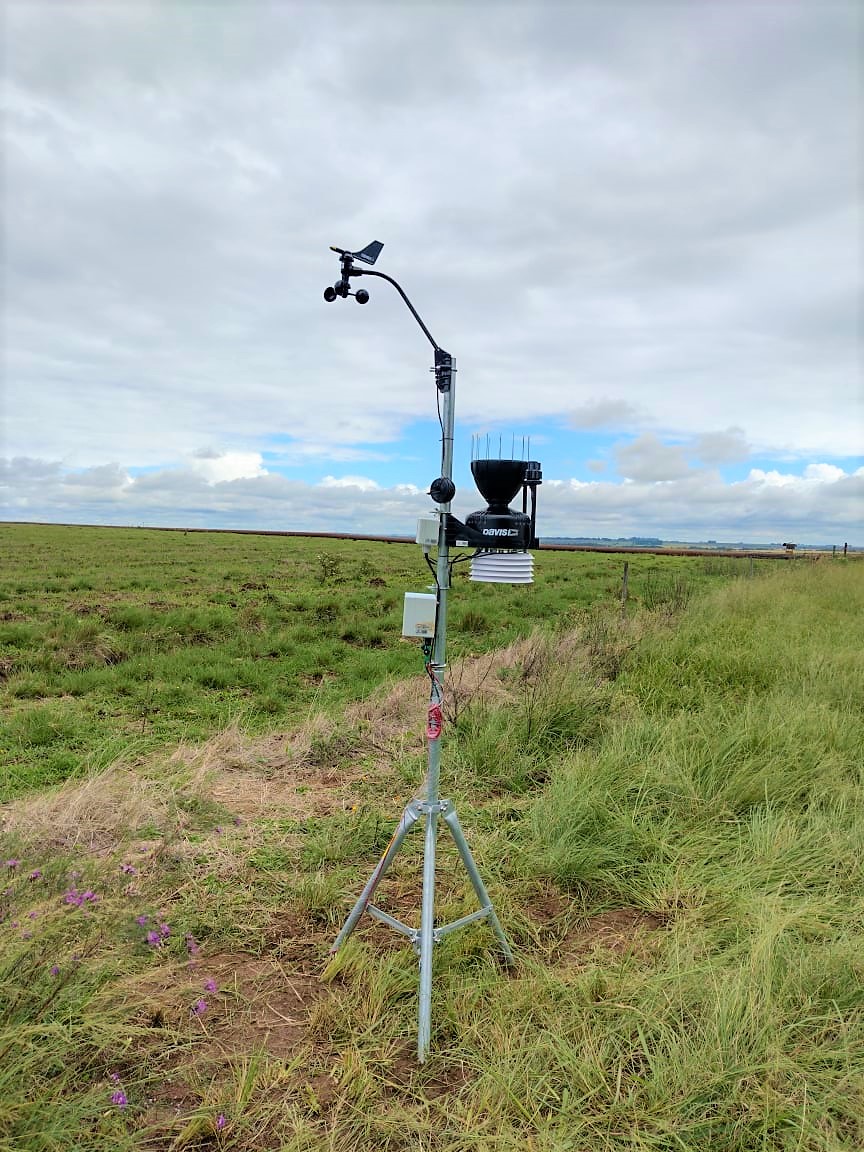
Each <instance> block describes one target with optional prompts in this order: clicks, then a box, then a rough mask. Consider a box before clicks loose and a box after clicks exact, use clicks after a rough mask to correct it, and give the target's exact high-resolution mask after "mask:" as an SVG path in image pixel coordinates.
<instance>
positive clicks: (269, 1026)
mask: <svg viewBox="0 0 864 1152" xmlns="http://www.w3.org/2000/svg"><path fill="white" fill-rule="evenodd" d="M207 971H208V974H209V976H210V978H211V979H213V980H215V982H216V984H217V986H218V987H219V989H220V995H221V996H222V997H223V998H227V999H228V1001H229V1003H228V1005H227V1008H226V1011H225V1013H224V1015H218V1014H214V1015H213V1016H212V1017H211V1018H210V1019H209V1020H208V1022H207V1031H208V1034H209V1035H210V1037H211V1039H212V1042H213V1045H214V1046H215V1048H216V1049H218V1051H219V1054H220V1055H221V1056H232V1055H236V1054H241V1053H247V1052H249V1051H251V1050H253V1049H263V1050H264V1051H265V1052H268V1053H269V1054H270V1055H271V1056H276V1057H278V1058H280V1059H290V1058H291V1057H292V1056H293V1055H294V1054H295V1053H296V1051H297V1048H298V1046H299V1045H301V1044H302V1043H303V1042H304V1041H305V1040H306V1034H307V1018H308V1015H309V1011H310V1010H311V1008H312V1006H313V1005H314V1004H315V1002H316V1001H317V1000H318V998H319V997H320V996H321V994H322V992H323V991H325V988H324V985H322V983H321V981H320V979H319V978H318V976H317V975H313V974H310V973H309V972H308V971H296V970H295V969H293V968H292V967H291V966H290V965H287V964H286V965H284V966H283V965H282V964H280V963H279V962H278V961H277V960H272V959H269V958H264V959H259V958H256V957H250V956H248V955H245V954H243V953H233V952H227V953H222V954H221V955H218V956H214V957H210V958H209V960H208V962H207ZM217 1012H218V1009H217Z"/></svg>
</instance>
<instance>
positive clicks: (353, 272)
mask: <svg viewBox="0 0 864 1152" xmlns="http://www.w3.org/2000/svg"><path fill="white" fill-rule="evenodd" d="M345 274H346V275H347V276H377V277H378V278H379V280H386V281H387V283H388V284H392V285H393V287H394V288H395V289H396V291H397V292H398V293H399V295H400V296H401V297H402V299H403V300H404V301H405V303H406V304H407V305H408V308H409V310H410V312H411V315H412V316H413V317H414V319H415V320H416V321H417V323H418V324H419V325H420V327H421V328H422V329H423V333H424V335H425V336H426V339H427V340H428V341H429V343H430V344H431V345H432V347H433V348H434V349H435V351H436V352H440V351H441V347H440V345H439V344H438V343H437V342H436V340H435V337H434V336H433V335H432V333H431V332H430V331H429V329H428V328H427V327H426V325H425V324H424V323H423V321H422V320H421V319H420V314H419V313H418V311H417V309H416V308H415V307H414V305H413V304H412V303H411V301H410V300H409V299H408V297H407V296H406V295H405V293H404V292H403V290H402V287H401V286H400V285H399V284H398V283H397V282H396V281H395V280H394V279H393V277H392V276H385V274H384V273H383V272H373V271H372V269H371V268H355V267H353V265H352V266H350V267H348V268H346V269H345Z"/></svg>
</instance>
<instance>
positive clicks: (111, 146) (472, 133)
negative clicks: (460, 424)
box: [0, 0, 864, 526]
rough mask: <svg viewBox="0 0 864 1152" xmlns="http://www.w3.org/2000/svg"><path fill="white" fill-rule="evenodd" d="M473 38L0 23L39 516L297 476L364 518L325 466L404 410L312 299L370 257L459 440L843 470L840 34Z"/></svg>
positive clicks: (269, 15)
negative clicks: (377, 253)
mask: <svg viewBox="0 0 864 1152" xmlns="http://www.w3.org/2000/svg"><path fill="white" fill-rule="evenodd" d="M488 7H489V6H488V5H482V4H481V5H468V4H462V5H445V6H443V7H442V6H430V5H419V4H405V5H394V4H381V3H376V2H374V0H369V2H368V3H364V4H362V5H353V6H352V5H346V4H327V3H320V4H306V5H303V6H302V19H301V20H298V17H297V5H292V4H270V5H262V6H260V7H259V8H257V9H256V14H255V19H254V20H251V19H249V15H248V11H247V10H246V8H245V7H243V6H239V5H203V6H202V5H196V4H176V5H169V4H158V3H157V4H150V3H144V2H136V3H128V4H115V5H110V6H108V5H94V4H87V3H80V4H74V5H73V4H66V5H58V4H56V3H53V2H50V0H30V2H29V3H27V4H23V3H22V4H12V5H7V10H6V13H5V28H4V32H5V38H6V44H7V52H6V65H7V69H6V71H7V76H6V79H7V81H8V109H7V112H6V119H5V124H4V128H5V133H6V149H5V157H4V159H5V170H4V199H3V212H4V232H5V236H6V240H7V245H6V252H5V253H4V260H5V263H4V284H3V289H4V341H3V345H2V348H0V357H2V364H0V368H2V376H3V379H4V383H5V391H6V394H5V396H4V420H3V451H4V452H5V453H6V454H7V455H8V456H10V457H16V458H23V457H27V458H30V460H48V461H59V460H62V461H63V470H62V475H64V476H66V477H67V479H66V480H62V479H59V478H58V476H60V473H58V472H56V471H55V472H50V469H52V468H54V469H55V470H56V469H57V468H58V467H59V466H58V465H55V464H49V465H46V466H44V467H47V468H48V469H49V472H47V473H45V474H44V475H43V477H42V492H43V494H44V495H45V496H46V497H47V495H48V494H49V493H50V494H53V498H54V499H56V500H57V501H58V502H59V503H58V504H57V505H56V506H53V505H50V504H46V503H45V501H44V500H42V502H41V504H40V506H41V507H43V508H46V509H47V510H48V511H49V512H52V511H53V512H56V513H57V514H58V515H59V514H60V513H61V512H62V511H63V510H64V509H70V508H76V507H78V506H79V505H76V504H75V501H74V499H73V497H72V496H71V495H70V493H71V491H72V489H73V488H76V487H77V488H83V487H89V489H90V490H91V491H93V492H102V493H110V492H117V491H120V492H122V494H123V495H122V502H119V503H118V504H117V507H118V508H121V507H122V508H126V509H128V510H130V511H129V514H130V515H133V516H134V515H139V514H140V515H144V512H145V511H146V513H147V515H148V516H151V515H156V514H157V513H159V514H162V515H164V516H166V517H167V516H173V515H175V514H179V513H177V511H176V510H177V508H179V507H182V504H180V503H177V502H178V501H181V502H182V500H183V499H185V498H187V497H189V498H190V499H192V503H193V504H194V503H195V501H201V502H203V503H202V504H201V507H202V508H205V507H206V509H207V511H206V512H204V511H202V513H201V515H207V516H214V517H215V516H217V515H219V514H220V513H219V512H218V507H223V506H224V508H225V509H226V511H225V513H224V514H225V515H226V516H228V515H234V512H233V511H232V509H233V508H234V507H235V505H236V506H239V504H238V502H241V501H242V499H246V498H249V499H253V502H254V507H255V508H258V509H259V511H260V510H262V509H264V508H271V509H272V508H274V507H275V505H276V504H278V501H279V500H280V499H282V498H283V497H282V496H277V493H284V492H285V491H287V490H285V489H283V487H282V480H281V478H280V477H279V476H278V475H272V474H271V475H268V471H267V470H268V468H269V469H271V470H272V469H276V468H284V467H291V468H296V469H297V475H298V476H306V477H307V479H311V478H312V477H313V476H315V475H318V474H319V473H318V472H317V471H315V472H313V471H312V468H313V467H314V466H315V465H316V464H317V463H318V462H319V461H324V465H323V468H324V470H326V471H328V472H330V473H332V474H333V476H334V477H335V478H336V480H337V481H338V482H339V483H342V484H343V485H345V487H344V490H343V492H342V495H343V496H344V497H345V498H346V499H347V498H348V497H349V496H350V497H351V498H354V497H355V496H357V490H358V483H357V481H359V482H360V487H359V492H360V494H361V495H362V494H363V487H362V485H363V484H366V483H375V481H373V480H371V479H370V478H368V477H363V476H358V477H354V478H353V479H352V478H351V477H341V479H340V478H339V477H338V473H339V471H340V464H342V463H344V464H346V466H348V467H352V468H353V469H356V470H358V471H359V472H364V471H367V470H368V471H370V472H374V468H373V467H372V464H373V463H375V462H383V461H384V460H385V459H387V458H392V457H393V456H394V449H393V445H394V444H395V443H398V442H400V440H401V439H402V437H403V435H404V433H405V431H406V428H407V427H408V426H409V425H410V424H411V422H412V421H415V420H418V419H421V418H422V419H427V418H429V417H430V415H431V414H432V413H431V409H432V405H431V404H430V397H429V377H428V374H427V372H426V368H427V364H428V359H427V357H428V355H429V353H430V349H429V348H428V346H427V345H426V344H425V342H424V338H423V335H422V333H421V332H420V331H419V330H418V329H417V328H416V326H415V325H414V324H413V321H412V319H411V317H410V316H409V315H408V313H407V312H406V310H405V308H404V305H403V303H402V301H401V300H400V299H399V298H398V296H397V295H396V294H395V293H394V292H393V291H392V289H391V288H390V287H389V286H388V285H385V284H382V283H381V282H380V281H370V282H369V283H368V286H369V287H370V290H371V294H372V299H371V300H370V303H369V304H368V305H367V306H366V307H362V308H361V307H357V306H356V305H355V304H354V302H353V301H337V302H336V303H334V304H333V305H326V304H325V303H324V301H323V300H322V298H321V293H322V289H323V288H324V286H325V285H326V284H327V283H328V282H329V283H332V282H333V280H334V279H335V278H336V275H337V262H336V260H335V259H334V258H333V256H332V254H331V253H329V252H328V250H327V246H328V245H329V244H330V243H344V244H350V245H355V244H356V245H357V246H358V247H359V246H360V245H362V244H365V243H366V242H368V241H369V240H371V239H373V238H378V239H380V240H382V241H384V242H385V244H386V247H385V250H384V255H383V257H382V260H381V262H380V265H379V266H380V267H381V269H382V270H383V271H385V272H387V273H389V274H391V275H393V276H395V277H396V278H397V279H399V280H400V281H401V282H402V283H403V285H404V287H405V289H406V290H407V291H408V293H409V295H410V297H411V299H412V300H413V302H414V303H415V305H416V306H417V307H418V309H419V310H420V312H421V314H422V315H423V317H424V319H425V321H426V322H427V323H428V325H429V327H430V329H431V330H432V332H433V333H434V334H435V336H436V338H437V339H438V340H439V341H440V342H441V343H442V344H443V345H444V346H445V347H447V348H448V349H450V350H451V351H452V352H453V354H454V355H455V356H456V358H457V364H458V367H459V375H458V377H457V383H458V392H459V397H458V414H459V420H460V421H464V422H465V423H466V424H468V425H469V426H470V425H476V426H478V427H479V426H482V425H484V424H485V423H488V422H489V421H490V420H495V421H496V422H501V421H507V422H510V423H511V424H512V425H513V426H514V427H516V428H522V427H526V426H528V425H530V424H532V423H536V422H538V421H544V420H559V421H560V422H561V423H567V422H568V421H569V422H570V423H571V425H572V426H574V427H576V428H578V429H581V430H582V431H583V432H584V433H588V432H590V431H591V430H596V429H601V428H602V429H612V430H613V431H619V430H620V429H621V428H622V426H626V427H627V428H628V430H629V429H632V430H633V432H634V434H635V435H636V437H637V439H636V441H635V442H634V444H633V445H630V446H619V448H618V449H617V450H616V459H617V460H618V462H619V465H620V466H621V467H622V468H623V469H624V475H626V476H627V477H629V478H630V480H631V483H630V484H628V485H627V486H626V491H630V490H631V489H632V491H633V493H634V494H636V493H638V492H642V491H643V490H645V491H651V489H650V488H648V489H643V488H642V487H640V485H650V484H651V483H652V481H653V480H655V479H661V478H662V479H663V480H664V481H665V482H666V483H667V484H669V485H672V487H671V488H670V490H669V492H670V499H671V497H672V495H674V493H675V492H676V491H677V490H679V489H682V490H683V489H684V488H687V489H688V490H693V491H702V488H700V485H703V484H704V478H700V476H699V475H695V474H693V475H691V473H695V472H698V469H692V468H688V466H687V462H688V460H691V459H694V458H695V459H697V460H698V461H701V463H702V464H704V465H707V466H719V465H721V464H724V463H727V462H734V461H741V460H744V459H746V458H747V453H748V452H752V453H754V454H755V453H758V462H759V463H760V464H762V465H763V466H764V465H765V464H766V459H767V457H768V456H770V457H771V459H772V462H773V461H776V460H777V459H779V458H780V457H782V456H786V457H788V458H790V459H794V460H796V461H801V462H802V463H806V462H810V463H811V465H812V466H813V467H834V465H821V464H819V463H818V462H819V461H824V460H832V459H842V458H843V457H844V456H847V457H848V456H853V455H855V454H856V453H859V452H860V451H861V450H862V446H864V410H862V395H861V390H860V379H861V362H860V339H859V331H858V306H859V304H860V297H861V270H860V263H859V260H858V254H857V239H858V231H859V228H860V206H859V196H858V193H859V178H858V171H857V155H858V151H859V146H858V140H859V136H860V124H859V122H858V118H856V110H857V108H858V100H857V97H858V91H857V82H858V78H859V75H860V60H859V59H858V55H857V49H856V45H857V43H858V37H857V31H858V21H859V20H860V14H859V9H858V6H856V5H854V4H844V3H832V4H815V5H807V4H750V5H740V4H735V5H729V4H724V3H721V2H717V0H704V2H703V3H700V4H698V5H694V6H683V7H682V6H680V5H662V4H660V5H657V4H652V5H627V6H625V7H624V8H622V7H621V6H620V5H590V4H589V5H582V4H569V5H568V4H561V3H546V2H542V0H541V2H538V3H536V4H530V5H529V4H524V5H519V4H512V5H508V6H505V7H502V9H501V11H502V13H506V17H505V16H504V15H502V18H501V19H495V20H490V19H489V11H488ZM442 40H446V42H447V44H448V52H447V53H446V54H443V55H442V53H441V51H440V44H441V42H442ZM673 41H674V44H675V67H674V68H669V67H668V45H669V43H670V42H673ZM357 61H362V66H360V67H358V66H357ZM502 76H503V77H506V83H502V80H501V78H502ZM442 158H443V159H442ZM652 437H653V439H652ZM202 443H206V444H214V445H218V446H219V449H218V455H216V456H214V455H208V456H205V455H201V454H200V453H198V454H196V453H197V450H198V449H199V447H200V445H201V444H202ZM588 451H589V452H590V453H591V455H592V456H596V455H597V454H598V452H599V449H598V448H589V449H588ZM106 461H120V462H121V464H117V465H116V466H115V467H116V468H117V469H118V471H116V472H115V473H114V474H113V478H112V476H108V475H107V474H106V476H105V477H103V478H102V479H99V477H98V476H96V473H93V476H92V478H93V480H94V482H93V483H89V484H88V481H87V479H86V477H87V475H88V474H87V473H86V472H85V471H84V470H86V469H100V468H104V467H106V463H105V462H106ZM265 461H266V462H267V464H266V466H265ZM28 467H33V468H36V467H43V465H39V464H32V465H28ZM417 467H418V469H419V467H420V465H417ZM423 467H424V474H425V466H423ZM592 467H593V465H592ZM143 468H147V469H155V470H156V471H155V473H149V474H148V475H145V476H139V477H138V479H136V480H135V481H134V483H126V482H125V481H124V479H123V477H124V475H126V474H127V473H131V474H132V475H136V474H137V473H138V472H139V471H140V470H141V469H143ZM70 470H72V471H74V470H77V474H78V476H79V480H78V481H77V483H76V482H74V481H73V480H72V479H71V478H69V472H70ZM375 475H377V473H375ZM784 475H785V474H784V473H783V472H782V471H778V472H776V473H772V471H771V469H770V467H766V470H765V472H764V475H763V477H762V478H761V479H760V478H759V477H758V476H755V475H754V478H753V481H752V486H753V490H754V491H755V490H756V488H757V487H759V486H760V485H761V487H759V490H760V491H761V490H763V489H766V490H767V489H774V488H785V489H788V490H789V492H790V493H792V492H795V493H799V494H803V493H805V492H810V491H811V489H808V488H802V489H800V490H799V488H798V487H796V486H795V485H794V484H790V483H787V482H786V480H784V479H783V478H782V477H783V476H784ZM832 475H833V474H832ZM805 476H808V474H807V473H805ZM154 477H155V478H154ZM769 477H780V479H779V480H778V479H775V478H769ZM400 479H402V480H404V481H405V482H406V484H409V485H413V487H412V488H409V490H408V492H407V495H406V499H411V498H412V492H413V491H414V490H415V489H417V488H418V487H419V485H420V484H421V482H422V481H423V479H424V477H423V476H421V475H419V474H418V475H415V474H413V472H411V473H410V474H409V473H406V474H405V475H404V476H400ZM810 479H814V477H809V476H808V482H809V480H810ZM817 479H821V480H826V481H827V480H829V479H831V476H829V475H828V474H821V473H820V477H818V478H817ZM833 479H834V483H835V484H836V485H838V486H842V485H844V484H846V483H847V480H848V478H846V479H843V478H840V477H836V476H834V478H833ZM103 481H104V482H103ZM109 481H110V483H109ZM346 482H347V483H346ZM378 482H379V483H380V481H378ZM238 486H239V487H238ZM244 486H246V487H244ZM249 486H251V487H249ZM241 489H242V493H241ZM307 489H308V491H312V490H313V489H314V492H315V493H316V494H317V495H318V496H319V497H320V496H322V494H329V495H330V496H332V497H333V498H334V499H335V498H336V497H337V496H338V495H339V491H340V490H339V488H338V487H333V486H332V485H331V486H329V487H325V486H321V485H318V486H315V485H312V484H308V485H307V486H306V489H304V492H305V491H306V490H307ZM727 489H728V486H727ZM727 489H721V491H726V490H727ZM828 490H830V491H834V488H833V487H831V488H829V489H825V488H823V487H817V488H816V489H813V491H818V492H825V491H828ZM838 490H839V489H838ZM381 491H382V492H383V491H384V489H383V487H382V489H381ZM252 492H254V497H253V496H252V495H250V493H252ZM602 492H603V493H604V494H605V495H606V496H608V498H609V499H610V501H611V502H612V504H613V505H614V504H615V501H616V500H617V499H618V497H619V496H620V495H622V494H623V493H624V492H625V489H620V488H619V487H617V486H615V485H609V486H608V487H602ZM133 493H134V499H133V498H132V496H133ZM307 494H308V493H307ZM145 495H146V500H147V501H149V503H144V504H141V503H140V502H141V501H142V500H144V498H145ZM366 495H368V496H369V497H370V499H372V498H374V497H375V493H374V491H373V490H371V489H367V490H366ZM205 497H206V499H205ZM21 498H22V499H26V500H29V501H33V500H37V496H36V495H35V494H34V493H33V491H32V490H30V489H27V495H26V496H22V497H21ZM304 498H305V497H304ZM604 498H605V497H604ZM657 498H658V497H657V494H656V493H654V495H653V497H652V499H654V500H656V499H657ZM802 498H803V497H802ZM107 499H108V497H107V496H105V497H103V501H104V500H107ZM119 499H120V498H118V500H119ZM159 499H164V500H165V504H164V507H163V508H162V509H161V512H160V509H159V505H158V500H159ZM382 499H383V496H382ZM136 501H137V503H136ZM219 502H222V503H221V504H220V503H219ZM217 505H218V507H217ZM196 506H197V505H196ZM669 506H670V507H671V506H672V505H671V504H670V505H669ZM321 507H322V515H323V514H324V513H325V512H326V514H327V515H332V516H338V513H337V511H336V509H337V506H336V505H332V506H329V505H328V506H327V508H325V507H324V506H323V505H322V506H321ZM357 507H358V509H359V508H360V504H358V505H357ZM632 507H635V505H633V506H632ZM632 507H631V511H632ZM328 509H329V510H328ZM382 509H383V506H382ZM384 511H386V509H384V510H383V511H382V512H381V514H382V515H383V514H384ZM823 513H824V514H828V510H827V509H823V510H821V511H820V513H819V515H820V516H822V515H823ZM262 514H263V513H262ZM279 514H280V515H281V514H282V510H281V509H280V512H279ZM358 514H359V512H358ZM581 514H582V511H581V508H580V515H581ZM630 514H631V513H630V512H627V511H626V509H625V510H624V511H623V512H622V515H625V516H626V515H630ZM682 514H683V515H685V516H686V514H687V513H686V507H685V508H684V511H683V512H682ZM688 522H689V521H688ZM817 522H818V523H823V522H824V521H822V520H819V521H817ZM743 524H744V525H746V521H744V522H743ZM310 526H314V525H310Z"/></svg>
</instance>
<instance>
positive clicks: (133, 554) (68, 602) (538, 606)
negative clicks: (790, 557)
mask: <svg viewBox="0 0 864 1152" xmlns="http://www.w3.org/2000/svg"><path fill="white" fill-rule="evenodd" d="M630 563H631V572H632V577H631V581H630V590H631V595H632V596H633V604H634V606H638V605H639V604H641V603H648V604H649V605H650V606H661V605H671V606H674V605H675V604H678V603H680V602H681V601H682V600H683V599H686V598H687V597H688V596H690V595H691V594H692V593H693V592H694V591H695V590H697V589H699V588H701V587H703V586H704V585H706V584H710V583H717V582H720V581H723V580H725V579H728V578H729V575H730V574H731V573H741V572H745V571H749V566H748V567H746V568H745V564H747V562H746V561H740V560H739V561H734V560H726V561H724V560H722V559H716V560H715V559H709V560H698V559H681V558H672V557H652V556H638V557H634V558H632V559H631V562H630ZM770 563H771V562H770V561H769V562H766V564H765V567H768V566H770ZM539 566H540V568H539V570H540V573H541V576H540V579H538V582H537V583H536V585H534V586H533V587H529V588H513V587H506V588H502V587H501V586H498V587H497V588H490V587H488V586H486V587H482V586H480V587H478V586H477V585H471V584H470V582H469V581H468V580H467V577H466V575H465V573H464V571H462V570H460V569H459V568H458V567H457V568H456V569H455V570H454V571H455V574H456V576H455V579H456V584H457V587H458V596H454V598H453V612H452V625H451V628H450V633H451V636H452V644H451V650H452V652H454V653H455V654H458V653H459V652H460V651H461V652H463V653H464V652H469V651H482V650H484V649H488V648H490V647H500V646H503V645H505V644H507V643H508V642H509V641H510V640H512V639H514V638H515V637H516V636H518V635H525V634H526V633H527V632H529V631H530V630H531V628H533V627H536V626H537V625H539V624H550V623H553V622H557V623H558V625H559V626H564V625H566V623H567V622H568V621H570V622H572V620H573V618H574V615H576V614H578V613H579V612H580V611H582V610H584V609H587V608H590V607H591V606H592V605H594V604H598V603H599V604H611V603H614V602H615V601H616V598H617V597H618V595H619V592H620V584H621V573H622V569H623V562H622V561H621V559H620V558H618V557H614V556H590V555H584V554H561V553H546V554H544V555H543V556H542V559H541V560H540V561H539ZM430 579H431V577H430V574H429V572H428V570H427V569H426V567H425V565H424V563H423V558H422V554H421V552H420V550H419V548H416V547H412V546H408V545H403V544H380V543H369V542H345V541H335V540H320V539H319V540H315V539H305V540H304V539H297V538H286V537H266V536H236V535H230V534H218V533H203V534H202V533H189V534H188V535H187V534H184V533H182V532H158V531H148V530H142V529H117V528H70V527H62V526H54V527H51V526H30V525H0V707H2V713H3V717H4V723H3V725H2V728H0V757H2V762H3V764H4V767H3V768H0V802H2V800H4V799H8V798H10V797H11V796H13V795H17V794H20V793H21V792H23V791H26V790H27V789H29V788H33V787H38V786H40V785H42V784H45V783H51V782H58V781H60V780H64V779H67V778H68V777H70V776H75V775H81V774H82V773H86V772H87V771H90V770H92V769H94V768H95V769H98V768H100V767H104V766H107V765H108V764H110V763H112V762H113V761H114V760H115V759H117V758H118V757H119V756H125V757H127V758H133V759H134V758H135V757H136V756H141V755H144V754H147V753H149V752H151V751H152V750H153V749H154V748H158V747H160V746H164V745H166V744H169V743H171V742H177V741H178V740H180V739H201V738H203V737H206V736H208V735H211V734H212V733H214V732H218V731H220V730H221V729H223V728H225V727H226V726H227V725H229V724H231V723H242V724H243V725H244V726H246V727H249V728H252V729H257V730H261V731H263V730H266V729H268V728H272V727H273V726H274V725H276V724H286V723H288V724H294V723H297V722H298V720H299V719H300V718H302V717H303V716H304V715H305V714H306V712H307V711H308V710H309V709H310V708H312V709H317V708H327V707H331V706H333V705H339V704H340V703H342V702H344V701H346V700H349V699H352V698H357V697H360V696H362V695H364V694H366V693H368V692H369V691H370V689H371V688H374V687H375V686H376V685H377V684H379V683H381V682H382V681H383V680H386V679H387V677H393V676H404V675H407V674H409V673H410V672H413V671H414V670H416V668H417V667H418V650H417V645H416V644H414V643H409V642H405V641H403V640H402V639H401V638H400V632H401V621H402V594H403V592H405V591H410V590H414V591H417V590H423V589H424V588H425V587H426V586H427V584H428V582H429V580H430Z"/></svg>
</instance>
